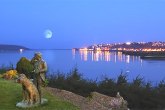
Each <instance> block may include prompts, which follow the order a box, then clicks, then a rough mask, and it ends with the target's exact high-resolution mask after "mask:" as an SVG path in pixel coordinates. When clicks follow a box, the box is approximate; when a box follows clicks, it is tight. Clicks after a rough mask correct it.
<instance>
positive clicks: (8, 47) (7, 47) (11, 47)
mask: <svg viewBox="0 0 165 110" xmlns="http://www.w3.org/2000/svg"><path fill="white" fill-rule="evenodd" d="M19 49H24V50H28V49H29V48H27V47H24V46H20V45H7V44H0V50H19Z"/></svg>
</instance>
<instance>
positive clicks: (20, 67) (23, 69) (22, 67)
mask: <svg viewBox="0 0 165 110" xmlns="http://www.w3.org/2000/svg"><path fill="white" fill-rule="evenodd" d="M16 70H17V71H18V73H19V74H21V73H23V74H25V75H26V76H27V77H28V78H32V77H33V76H32V71H33V65H32V64H31V62H30V60H28V59H27V58H26V57H22V58H21V59H20V60H19V61H18V63H17V67H16Z"/></svg>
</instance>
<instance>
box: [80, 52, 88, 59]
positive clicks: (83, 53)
mask: <svg viewBox="0 0 165 110" xmlns="http://www.w3.org/2000/svg"><path fill="white" fill-rule="evenodd" d="M80 56H81V60H83V61H87V60H88V51H87V50H80Z"/></svg>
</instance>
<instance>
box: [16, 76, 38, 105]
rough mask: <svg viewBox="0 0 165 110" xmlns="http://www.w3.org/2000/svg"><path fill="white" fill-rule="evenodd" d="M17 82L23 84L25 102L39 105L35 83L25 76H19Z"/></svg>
mask: <svg viewBox="0 0 165 110" xmlns="http://www.w3.org/2000/svg"><path fill="white" fill-rule="evenodd" d="M17 82H18V83H21V84H22V89H23V102H27V103H28V104H38V103H39V93H38V90H37V88H36V87H35V85H34V84H33V82H32V81H30V80H29V79H28V78H27V77H26V75H25V74H19V76H18V79H17Z"/></svg>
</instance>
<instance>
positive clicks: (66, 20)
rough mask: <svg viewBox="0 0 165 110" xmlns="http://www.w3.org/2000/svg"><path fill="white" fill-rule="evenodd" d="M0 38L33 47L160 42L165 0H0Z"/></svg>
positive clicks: (1, 41) (2, 41)
mask: <svg viewBox="0 0 165 110" xmlns="http://www.w3.org/2000/svg"><path fill="white" fill-rule="evenodd" d="M47 29H49V30H51V31H52V33H53V36H52V38H51V39H46V38H45V35H44V32H45V30H47ZM0 38H1V39H0V44H17V45H23V46H26V47H29V48H35V49H40V48H44V49H57V48H73V47H84V46H89V45H91V44H98V43H114V42H127V41H165V0H0Z"/></svg>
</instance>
